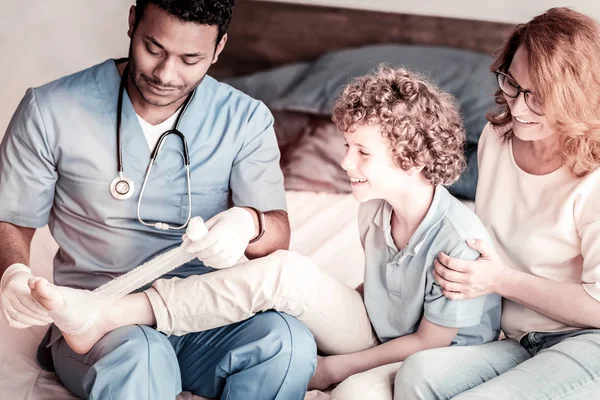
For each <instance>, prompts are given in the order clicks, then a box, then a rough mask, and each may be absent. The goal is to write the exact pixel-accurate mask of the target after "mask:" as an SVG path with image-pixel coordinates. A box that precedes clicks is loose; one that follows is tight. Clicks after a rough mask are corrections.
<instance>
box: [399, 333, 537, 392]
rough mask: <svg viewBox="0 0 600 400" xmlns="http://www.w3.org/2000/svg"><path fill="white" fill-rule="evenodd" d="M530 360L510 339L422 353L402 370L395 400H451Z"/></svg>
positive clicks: (408, 361) (411, 358)
mask: <svg viewBox="0 0 600 400" xmlns="http://www.w3.org/2000/svg"><path fill="white" fill-rule="evenodd" d="M530 358H531V355H530V354H529V353H528V352H527V350H525V348H524V347H523V346H521V345H520V344H519V343H517V342H515V341H514V340H510V339H507V340H501V341H496V342H490V343H486V344H480V345H473V346H454V347H445V348H441V349H433V350H425V351H421V352H418V353H415V354H413V355H412V356H410V357H408V358H407V359H406V360H405V361H404V363H403V364H402V366H401V367H400V370H399V371H398V374H397V375H396V379H395V381H394V399H396V400H400V399H402V400H412V399H439V400H444V399H450V398H453V397H454V396H456V395H458V394H460V393H462V392H465V391H467V390H469V389H472V388H474V387H477V386H479V385H482V384H483V383H485V382H487V381H490V380H496V379H498V378H496V377H497V376H499V375H501V374H504V373H505V372H506V371H509V370H511V369H513V368H515V367H517V366H518V365H519V364H521V363H523V362H524V361H526V360H528V359H530ZM494 378H496V379H494ZM482 386H485V385H482ZM501 398H505V399H512V398H513V397H511V396H508V397H501Z"/></svg>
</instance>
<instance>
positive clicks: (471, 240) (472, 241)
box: [467, 239, 475, 244]
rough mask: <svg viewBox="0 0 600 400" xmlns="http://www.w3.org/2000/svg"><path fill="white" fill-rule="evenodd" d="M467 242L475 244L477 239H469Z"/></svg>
mask: <svg viewBox="0 0 600 400" xmlns="http://www.w3.org/2000/svg"><path fill="white" fill-rule="evenodd" d="M467 243H469V244H475V239H469V240H467Z"/></svg>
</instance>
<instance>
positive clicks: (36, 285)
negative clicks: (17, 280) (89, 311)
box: [29, 278, 65, 311]
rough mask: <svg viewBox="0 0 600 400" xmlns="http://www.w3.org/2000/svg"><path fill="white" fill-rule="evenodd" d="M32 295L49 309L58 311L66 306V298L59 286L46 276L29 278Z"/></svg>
mask: <svg viewBox="0 0 600 400" xmlns="http://www.w3.org/2000/svg"><path fill="white" fill-rule="evenodd" d="M29 288H30V289H31V297H33V298H34V300H35V301H37V302H38V303H39V304H40V305H41V306H42V307H44V308H45V309H46V310H48V311H57V310H60V309H61V308H63V307H64V305H65V300H64V299H63V297H62V295H61V294H60V292H59V291H58V289H57V287H56V286H54V285H53V284H51V283H50V282H48V281H47V280H46V279H44V278H32V279H30V280H29Z"/></svg>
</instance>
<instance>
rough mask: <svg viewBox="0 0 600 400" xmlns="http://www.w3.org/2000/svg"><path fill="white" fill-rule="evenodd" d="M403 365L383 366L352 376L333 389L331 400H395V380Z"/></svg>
mask: <svg viewBox="0 0 600 400" xmlns="http://www.w3.org/2000/svg"><path fill="white" fill-rule="evenodd" d="M401 365H402V363H401V362H398V363H393V364H387V365H382V366H380V367H377V368H373V369H371V370H369V371H365V372H361V373H360V374H356V375H352V376H350V377H348V378H346V379H345V380H344V381H343V382H342V383H340V384H339V385H338V386H337V387H336V388H335V389H333V391H332V392H331V400H393V398H394V378H395V376H396V373H397V372H398V370H399V369H400V366H401Z"/></svg>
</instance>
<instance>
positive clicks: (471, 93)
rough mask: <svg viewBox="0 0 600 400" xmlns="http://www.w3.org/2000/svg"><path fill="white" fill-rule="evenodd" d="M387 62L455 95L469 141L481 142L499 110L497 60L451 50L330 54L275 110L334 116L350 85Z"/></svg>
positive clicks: (397, 48) (387, 48)
mask: <svg viewBox="0 0 600 400" xmlns="http://www.w3.org/2000/svg"><path fill="white" fill-rule="evenodd" d="M382 62H385V63H387V64H389V65H391V66H404V67H406V68H408V69H410V70H413V71H417V72H420V73H421V74H424V75H426V76H429V77H430V78H431V79H432V80H433V81H434V82H436V83H437V84H438V85H439V86H440V87H441V88H442V89H443V90H444V91H446V92H448V93H450V94H452V95H453V96H454V97H456V99H457V100H458V102H459V103H460V106H461V108H462V112H463V117H464V123H465V128H466V130H467V141H468V142H470V143H477V142H478V140H479V135H480V134H481V131H482V130H483V127H484V126H485V124H486V119H485V114H486V112H487V111H488V110H489V109H490V108H491V107H492V106H493V104H494V97H493V93H494V91H495V88H496V85H495V79H494V77H493V75H492V74H491V73H490V72H489V66H490V64H491V63H492V57H490V56H488V55H485V54H480V53H475V52H471V51H466V50H457V49H452V48H445V47H431V46H407V45H378V46H367V47H360V48H354V49H347V50H341V51H336V52H332V53H328V54H326V55H324V56H322V57H321V58H319V59H318V60H317V61H316V62H314V63H313V64H312V66H311V67H310V69H308V70H307V71H304V73H303V76H302V79H301V80H300V81H299V82H296V83H295V85H294V87H293V88H292V89H291V91H289V92H288V93H287V94H285V95H284V96H283V97H282V98H279V99H278V100H275V101H273V102H272V103H271V104H270V106H271V108H272V109H276V110H291V111H299V112H308V113H314V114H320V115H330V114H331V109H332V106H333V103H334V102H335V100H336V99H337V98H338V96H339V95H340V93H341V91H342V89H343V88H344V86H346V85H347V84H348V83H350V81H352V80H353V79H354V78H356V77H359V76H362V75H365V74H367V73H369V72H370V71H372V70H374V69H376V68H377V66H378V65H379V64H381V63H382Z"/></svg>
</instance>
